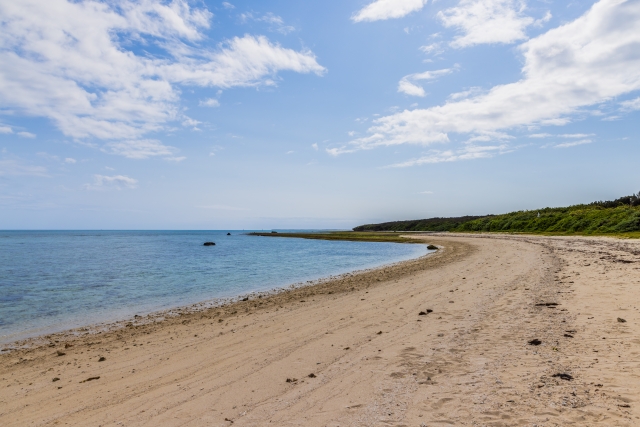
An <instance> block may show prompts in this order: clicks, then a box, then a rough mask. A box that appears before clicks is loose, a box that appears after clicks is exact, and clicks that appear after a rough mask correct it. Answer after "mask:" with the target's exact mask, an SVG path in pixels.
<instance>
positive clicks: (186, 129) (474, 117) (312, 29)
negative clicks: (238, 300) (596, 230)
mask: <svg viewBox="0 0 640 427" xmlns="http://www.w3.org/2000/svg"><path fill="white" fill-rule="evenodd" d="M62 17H64V19H62ZM0 21H1V22H2V26H3V31H2V33H1V34H0V56H1V57H2V59H3V60H2V61H1V63H2V65H1V66H0V112H1V113H2V114H1V116H0V209H1V210H2V215H0V230H3V231H97V230H101V231H154V230H155V231H172V230H175V231H189V230H193V231H204V230H211V231H213V230H220V231H238V230H348V229H351V228H353V227H355V226H358V225H363V224H373V223H380V222H390V221H402V220H406V218H412V219H425V218H435V217H441V218H448V217H459V216H465V215H475V216H477V215H495V214H500V213H507V212H514V211H521V210H535V209H542V207H541V206H547V207H552V206H554V207H564V206H571V205H577V204H587V203H591V202H594V201H597V200H613V199H616V198H618V197H622V196H624V195H626V194H633V193H635V192H636V191H637V190H638V188H639V187H640V184H639V183H638V173H637V165H636V163H637V160H636V159H637V158H639V156H640V145H639V144H638V136H637V135H638V129H639V125H638V123H640V121H639V120H638V119H639V115H640V59H639V58H638V57H637V55H635V54H634V46H636V45H637V44H638V43H640V32H638V31H637V28H638V25H639V24H640V4H639V3H638V2H637V1H632V0H628V1H623V0H599V1H587V2H571V3H569V4H565V3H561V2H551V3H547V2H542V1H539V0H538V1H534V0H527V1H525V0H522V1H520V0H446V1H439V2H434V1H428V0H357V1H356V0H349V1H345V2H339V3H338V4H326V2H320V1H317V0H314V1H308V2H304V4H301V3H300V2H294V1H291V0H280V1H277V2H271V3H269V4H265V3H264V2H258V1H255V0H250V1H245V2H234V1H228V2H227V1H208V0H204V1H187V0H171V1H168V0H148V1H145V2H136V1H129V0H122V1H119V2H106V1H88V0H83V1H74V2H72V1H70V0H51V1H47V2H44V1H41V0H25V1H22V2H19V3H15V2H12V1H10V0H0Z"/></svg>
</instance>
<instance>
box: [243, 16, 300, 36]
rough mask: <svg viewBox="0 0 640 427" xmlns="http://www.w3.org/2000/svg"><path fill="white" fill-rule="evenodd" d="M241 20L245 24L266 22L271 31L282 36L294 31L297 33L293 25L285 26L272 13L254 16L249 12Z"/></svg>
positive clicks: (282, 21)
mask: <svg viewBox="0 0 640 427" xmlns="http://www.w3.org/2000/svg"><path fill="white" fill-rule="evenodd" d="M240 19H241V20H242V21H243V22H246V21H249V20H252V21H257V22H265V23H267V24H269V25H270V30H271V31H277V32H279V33H281V34H284V35H287V34H289V33H290V32H292V31H295V29H296V28H295V27H293V26H291V25H285V23H284V20H283V19H282V18H281V17H280V16H278V15H275V14H273V13H271V12H268V13H266V14H264V15H262V16H254V15H253V13H251V12H247V13H243V14H241V15H240Z"/></svg>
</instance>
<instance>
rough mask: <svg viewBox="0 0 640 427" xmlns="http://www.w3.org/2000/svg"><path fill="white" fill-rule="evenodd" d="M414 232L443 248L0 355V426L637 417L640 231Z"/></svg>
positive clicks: (576, 421)
mask: <svg viewBox="0 0 640 427" xmlns="http://www.w3.org/2000/svg"><path fill="white" fill-rule="evenodd" d="M415 238H420V237H419V236H415ZM424 238H425V239H428V240H429V241H428V243H432V244H436V245H438V246H441V247H443V249H442V250H440V251H438V252H436V253H435V254H432V255H429V256H426V257H422V258H421V259H417V260H413V261H408V262H405V263H403V264H401V265H399V266H396V267H387V268H381V269H377V270H373V271H369V272H366V273H363V274H360V275H351V276H346V277H344V278H341V279H340V280H334V281H329V282H328V283H325V284H319V285H316V286H310V287H301V288H298V289H294V290H291V291H287V292H283V293H280V294H277V295H274V296H271V297H268V298H265V297H263V298H255V299H250V300H248V301H240V302H238V303H235V304H232V305H230V306H228V307H225V308H219V309H211V310H209V311H204V312H197V313H186V312H185V313H177V315H176V316H175V317H172V318H169V319H165V320H164V321H162V322H157V323H147V324H141V323H142V322H141V321H137V322H132V323H131V325H129V326H127V325H125V327H124V328H122V329H118V330H116V331H112V332H107V333H102V334H100V335H97V336H92V335H89V336H83V337H78V338H74V339H71V338H69V340H67V341H65V340H64V339H61V340H58V342H55V340H53V341H51V342H50V344H45V345H43V346H41V347H38V348H30V349H24V350H16V351H14V352H11V353H9V354H3V355H0V402H1V403H2V405H0V408H1V409H0V424H2V425H3V426H7V427H12V426H22V425H40V426H52V427H53V426H56V425H65V424H68V425H96V426H99V425H102V426H106V425H126V426H146V425H162V426H170V427H173V426H176V427H177V426H197V427H199V426H213V427H230V426H231V425H233V426H234V427H237V426H263V425H268V424H270V425H278V426H292V427H293V426H298V425H305V426H314V427H315V426H318V427H327V426H329V427H337V426H372V425H396V426H399V425H407V426H419V425H428V426H431V425H442V424H445V425H514V424H517V425H526V426H533V425H538V426H540V427H542V426H552V425H607V426H609V425H616V426H625V427H626V426H629V427H631V426H634V425H636V424H637V423H638V420H640V406H638V404H637V402H638V401H640V382H638V371H637V369H638V362H637V357H636V356H637V353H638V351H640V331H638V329H637V328H636V325H638V324H639V323H640V303H639V302H640V288H639V287H638V284H640V267H638V266H640V242H637V241H619V240H614V239H593V238H561V237H554V238H548V237H540V236H527V237H521V236H479V235H475V236H469V235H458V236H456V235H438V236H434V235H429V236H425V237H424ZM138 320H140V319H138ZM62 338H65V337H62Z"/></svg>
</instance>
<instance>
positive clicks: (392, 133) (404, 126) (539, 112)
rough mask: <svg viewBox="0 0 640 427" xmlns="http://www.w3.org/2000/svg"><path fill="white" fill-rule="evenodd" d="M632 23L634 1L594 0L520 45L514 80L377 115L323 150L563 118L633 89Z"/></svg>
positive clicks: (638, 84) (639, 75)
mask: <svg viewBox="0 0 640 427" xmlns="http://www.w3.org/2000/svg"><path fill="white" fill-rule="evenodd" d="M638 25H640V3H639V2H637V1H622V0H601V1H599V2H598V3H596V4H595V5H594V6H593V7H592V8H591V9H590V10H589V11H587V12H586V13H585V14H584V15H583V16H581V17H580V18H578V19H576V20H575V21H573V22H570V23H567V24H565V25H562V26H560V27H558V28H555V29H552V30H550V31H548V32H547V33H545V34H542V35H540V36H538V37H536V38H534V39H531V40H529V41H528V42H526V43H524V44H523V45H522V46H521V47H520V50H521V51H522V52H523V54H524V60H525V62H524V67H523V77H522V79H521V80H519V81H517V82H515V83H510V84H505V85H499V86H495V87H493V88H492V89H490V90H489V91H487V92H486V93H483V94H480V95H477V96H471V97H469V98H466V99H463V100H458V101H449V102H447V103H445V104H443V105H440V106H435V107H431V108H427V109H415V110H405V111H402V112H398V113H395V114H391V115H388V116H384V117H380V118H377V119H376V120H375V121H374V125H373V126H372V127H370V128H369V130H368V131H369V133H370V135H369V136H367V137H363V138H358V139H355V140H353V141H351V142H350V144H349V145H348V146H345V147H340V148H334V149H332V150H331V151H329V153H330V154H334V155H337V154H340V153H346V152H352V151H355V150H361V149H371V148H374V147H376V146H389V145H397V144H422V145H428V144H433V143H445V142H449V141H450V134H462V135H465V134H466V135H472V136H474V135H485V134H490V133H491V132H497V131H505V130H509V129H514V128H521V127H527V126H550V125H556V126H562V125H565V124H567V123H570V122H571V116H572V114H576V113H577V114H581V113H583V112H584V109H585V108H587V107H589V106H593V105H596V104H599V103H601V102H604V101H607V100H609V99H612V98H613V97H616V96H621V95H624V94H628V93H630V92H633V91H637V90H640V56H639V55H637V46H638V45H640V31H638ZM452 155H454V156H455V155H457V154H456V153H455V152H454V153H452Z"/></svg>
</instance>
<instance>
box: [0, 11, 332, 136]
mask: <svg viewBox="0 0 640 427" xmlns="http://www.w3.org/2000/svg"><path fill="white" fill-rule="evenodd" d="M211 16H212V14H211V13H210V12H209V11H208V10H206V9H204V8H193V7H191V6H190V5H189V3H188V2H187V1H186V0H170V1H164V0H141V1H131V0H118V1H108V2H107V1H104V2H99V1H89V0H80V1H71V0H47V1H41V0H21V1H13V0H0V22H1V25H2V31H1V32H0V63H2V64H3V65H2V67H0V107H2V108H5V109H10V110H11V111H13V112H14V113H17V114H22V115H28V116H37V117H45V118H48V119H50V120H51V121H52V122H53V123H55V125H56V126H57V127H58V128H59V129H60V130H61V131H62V132H63V133H64V134H65V135H67V136H70V137H72V138H76V139H87V138H97V139H101V140H107V141H117V140H128V141H130V140H135V139H144V135H145V134H147V133H148V132H152V131H161V130H163V129H166V128H165V126H166V125H167V123H168V122H172V121H182V120H183V117H182V114H181V113H180V111H181V109H180V106H179V104H180V93H181V92H180V88H179V86H189V85H191V86H204V87H218V88H222V89H226V88H230V87H237V86H240V87H251V86H259V85H273V84H274V78H275V76H276V75H277V73H278V72H280V71H285V70H288V71H294V72H299V73H316V74H318V75H321V74H323V73H324V72H325V69H324V68H323V67H322V66H320V65H319V64H318V63H317V61H316V58H315V56H314V55H313V53H312V52H310V51H308V50H304V51H295V50H292V49H286V48H283V47H281V46H280V45H278V44H274V43H271V42H270V41H269V40H268V39H267V38H266V37H262V36H257V37H254V36H250V35H245V36H244V37H235V38H233V39H231V40H227V41H225V42H223V43H220V44H219V45H217V46H216V47H213V48H211V47H208V46H207V45H204V44H203V43H201V42H202V41H204V32H203V30H206V29H207V28H209V25H210V24H209V21H210V19H211ZM140 44H148V45H154V46H153V48H152V49H150V48H145V49H144V51H137V50H136V49H135V46H139V45H140ZM154 50H155V51H158V52H159V53H158V56H153V55H151V54H150V52H152V51H154Z"/></svg>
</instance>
